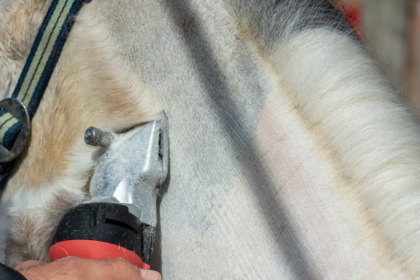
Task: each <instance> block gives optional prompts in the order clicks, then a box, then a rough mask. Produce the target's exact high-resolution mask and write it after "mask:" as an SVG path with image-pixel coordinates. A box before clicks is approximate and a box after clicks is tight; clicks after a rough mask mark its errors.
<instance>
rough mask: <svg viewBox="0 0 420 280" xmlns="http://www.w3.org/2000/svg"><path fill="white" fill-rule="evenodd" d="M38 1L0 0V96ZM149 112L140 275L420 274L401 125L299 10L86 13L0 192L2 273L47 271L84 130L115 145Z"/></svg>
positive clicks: (86, 153) (370, 74) (195, 5)
mask: <svg viewBox="0 0 420 280" xmlns="http://www.w3.org/2000/svg"><path fill="white" fill-rule="evenodd" d="M48 3H49V1H41V0H13V1H12V0H0V14H1V16H0V78H1V79H2V80H1V82H2V84H3V85H2V87H0V90H1V91H0V94H2V96H7V95H8V94H10V93H11V90H12V89H13V86H14V85H15V84H16V79H17V76H16V73H18V72H19V71H20V69H21V68H22V65H23V63H24V60H25V55H27V53H28V52H29V49H30V46H31V43H32V41H33V39H34V35H33V34H34V33H36V29H37V28H39V25H40V22H41V20H42V17H43V14H45V11H46V10H45V9H46V8H45V6H46V5H48ZM34 7H36V8H34ZM20 21H22V23H23V24H18V23H19V22H20ZM3 81H5V82H4V83H3ZM162 109H164V110H165V111H166V113H167V115H168V118H169V123H170V177H169V178H168V180H167V181H166V183H165V184H164V186H163V187H162V190H161V193H160V198H159V201H158V211H159V212H158V228H157V235H156V240H157V241H156V248H155V250H154V257H153V258H154V259H153V263H152V268H154V269H157V270H159V271H161V272H162V274H163V277H165V278H168V279H255V278H257V279H280V278H281V279H338V278H339V279H409V278H418V277H419V275H420V257H419V254H418V253H417V252H418V251H419V248H418V246H420V245H417V240H418V239H419V237H418V235H420V230H419V227H420V224H419V222H418V219H419V218H418V217H420V213H419V212H420V208H419V202H420V188H418V186H417V185H418V184H419V183H418V181H419V180H418V178H417V177H418V174H419V171H420V170H419V169H420V126H419V123H418V119H417V116H416V115H415V113H414V112H413V111H412V109H410V107H409V106H408V105H407V103H406V102H405V101H404V99H403V97H402V96H400V94H399V93H398V92H397V91H396V90H395V88H394V86H393V84H392V81H391V80H390V79H389V78H388V77H387V76H386V75H385V74H384V73H383V71H382V70H381V65H380V63H379V62H378V61H376V60H374V59H372V58H371V56H370V54H369V53H368V51H367V50H366V48H365V47H364V46H363V45H362V44H361V43H360V42H359V41H358V40H357V37H356V36H355V35H354V33H353V32H352V31H351V30H349V29H348V28H347V27H346V24H345V21H343V19H342V18H341V15H340V13H339V12H338V11H336V10H335V8H334V7H333V6H332V5H331V4H330V3H329V2H328V1H316V0H300V1H296V0H280V1H278V0H267V1H257V0H247V1H246V0H224V1H220V0H205V1H203V0H156V1H145V0H139V1H129V0H112V1H111V0H94V1H92V2H91V3H90V4H88V5H86V6H85V7H84V8H83V9H82V11H81V13H80V14H79V16H78V17H77V20H76V24H75V27H74V29H73V30H72V31H71V34H70V37H69V39H68V43H67V44H66V46H65V48H64V50H63V54H62V57H61V58H60V60H59V62H58V65H57V69H56V70H55V72H54V75H53V77H52V79H51V81H50V83H49V86H48V88H47V91H46V93H45V97H44V99H43V101H42V102H41V105H40V107H39V109H38V111H37V113H36V115H35V117H34V119H33V122H32V127H33V134H32V138H31V142H30V145H29V148H28V150H27V151H26V153H25V154H24V155H23V156H22V158H21V159H20V160H19V165H18V166H17V169H16V171H15V173H14V174H13V177H12V178H11V180H10V181H9V183H8V186H7V189H6V191H5V193H4V194H3V197H2V209H1V214H2V216H1V219H3V220H8V223H10V225H7V224H5V225H4V226H3V224H2V234H0V238H1V236H6V238H7V241H6V243H5V244H6V248H5V252H6V254H5V262H6V264H8V265H10V266H14V265H16V264H18V263H19V262H21V261H24V260H27V259H40V260H44V261H45V260H47V249H48V244H49V242H50V240H51V236H52V233H53V232H54V230H55V227H56V226H57V224H58V221H59V220H60V219H61V217H62V215H63V214H64V213H65V212H66V211H67V210H68V209H69V208H70V207H72V206H73V205H75V204H78V203H81V202H83V201H85V200H86V199H87V198H86V195H85V193H86V188H87V186H88V180H89V177H90V175H91V172H92V169H93V168H94V165H95V162H94V156H93V155H94V153H95V152H96V149H95V148H92V147H88V146H86V145H84V144H83V141H82V140H83V139H82V136H83V132H84V130H85V129H86V128H87V127H89V126H92V125H93V126H97V127H100V128H101V129H104V130H107V131H112V132H118V131H122V130H124V129H127V128H130V127H133V126H135V125H137V124H139V123H141V122H145V121H148V120H151V119H153V118H155V117H156V116H158V114H159V112H160V111H161V110H162ZM3 240H4V238H3ZM0 241H1V239H0ZM3 244H4V243H3Z"/></svg>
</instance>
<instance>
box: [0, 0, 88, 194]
mask: <svg viewBox="0 0 420 280" xmlns="http://www.w3.org/2000/svg"><path fill="white" fill-rule="evenodd" d="M90 1H91V0H53V1H52V3H51V6H50V7H49V9H48V12H47V15H46V16H45V18H44V21H43V22H42V25H41V27H40V29H39V31H38V35H37V36H36V38H35V42H34V44H33V46H32V49H31V52H30V53H29V57H28V59H27V60H26V63H25V66H24V67H23V70H22V73H21V75H20V77H19V80H18V83H17V85H16V88H15V90H14V92H13V94H12V97H11V98H6V99H4V100H2V101H0V193H2V192H3V190H4V188H5V186H6V184H7V181H8V178H9V176H10V174H11V172H12V169H13V164H14V159H16V158H17V157H18V156H19V155H20V154H21V153H22V151H23V149H24V148H25V146H26V144H27V142H28V139H29V133H30V119H32V117H33V116H34V114H35V112H36V110H37V108H38V105H39V102H40V101H41V98H42V96H43V94H44V91H45V89H46V88H47V85H48V82H49V80H50V78H51V75H52V73H53V71H54V67H55V65H56V64H57V61H58V59H59V57H60V54H61V51H62V49H63V47H64V43H65V42H66V40H67V37H68V34H69V33H70V30H71V28H72V26H73V23H74V21H75V18H76V15H77V13H78V12H79V11H80V9H81V8H82V6H83V4H84V3H88V2H90Z"/></svg>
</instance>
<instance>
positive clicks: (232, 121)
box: [165, 0, 317, 280]
mask: <svg viewBox="0 0 420 280" xmlns="http://www.w3.org/2000/svg"><path fill="white" fill-rule="evenodd" d="M165 1H166V4H167V6H168V8H169V13H170V16H171V18H172V20H173V23H174V25H175V26H176V27H177V28H178V31H179V32H180V34H181V36H182V37H183V40H184V41H185V45H186V47H187V48H188V50H189V53H190V56H191V58H192V61H193V62H194V63H195V70H196V71H198V73H199V76H200V77H201V82H202V84H203V85H204V87H205V90H206V92H207V93H208V95H209V97H210V99H211V100H212V102H213V105H214V107H215V110H216V115H217V116H218V117H219V118H220V121H221V123H222V124H223V126H224V129H225V130H226V132H227V134H228V136H229V139H228V140H229V141H230V144H231V146H232V148H233V149H234V150H235V151H236V152H237V153H238V154H239V155H240V156H242V157H243V159H242V160H241V161H240V162H241V164H242V166H243V169H244V170H245V171H246V172H247V173H248V176H247V177H248V178H249V179H248V180H249V185H250V186H251V188H252V191H253V192H254V194H255V196H256V197H257V198H258V201H259V203H260V205H261V208H262V209H263V211H264V216H265V218H266V220H267V224H268V225H269V226H270V229H269V230H271V231H272V233H273V235H274V236H275V238H276V240H277V242H278V246H279V247H280V248H281V250H282V251H283V254H284V256H286V259H287V260H286V263H288V264H289V268H290V271H291V272H292V273H293V276H294V277H293V278H294V279H302V280H303V279H305V280H306V279H316V278H317V277H316V275H315V273H314V271H313V270H312V268H311V267H310V265H309V260H308V258H307V256H306V255H305V252H303V251H302V247H303V246H302V245H301V244H300V242H299V240H297V239H296V236H297V235H296V234H295V229H294V228H293V225H292V224H291V222H290V218H289V217H288V214H287V212H286V209H285V207H284V206H283V205H282V204H281V203H279V202H278V200H277V198H276V196H277V195H276V191H275V189H276V186H275V184H274V183H273V182H271V181H270V179H269V176H268V174H267V172H266V171H265V170H264V168H263V167H262V166H261V164H260V161H259V158H258V156H257V151H256V150H255V147H254V146H253V142H252V137H253V135H250V133H249V132H247V128H246V125H245V124H244V123H243V121H242V119H241V118H240V111H239V108H237V107H236V105H235V104H234V102H233V101H232V99H231V98H230V96H229V90H228V86H227V84H225V83H224V81H223V80H222V77H223V72H222V71H221V70H220V69H219V68H218V64H217V62H216V59H215V56H214V54H213V52H212V50H211V49H210V48H209V46H210V44H209V41H208V40H207V38H205V36H204V33H203V32H202V30H201V28H200V24H199V23H198V22H197V21H196V19H195V16H194V14H193V13H192V11H191V8H190V6H189V3H187V1H184V0H165ZM214 85H218V86H219V88H218V90H214ZM261 178H265V184H264V185H265V186H267V188H266V189H262V188H259V186H260V185H261V183H262V181H261ZM280 200H281V198H280ZM285 229H286V230H285ZM250 242H257V241H251V240H250ZM256 257H259V258H261V257H262V258H264V256H256Z"/></svg>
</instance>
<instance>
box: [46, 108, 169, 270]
mask: <svg viewBox="0 0 420 280" xmlns="http://www.w3.org/2000/svg"><path fill="white" fill-rule="evenodd" d="M85 142H86V143H87V144H90V145H94V146H101V147H103V151H102V153H101V154H100V155H99V157H98V161H97V165H96V167H95V171H94V174H93V176H92V179H91V183H90V195H91V200H90V201H88V202H87V203H85V204H81V205H78V206H76V207H74V208H72V209H71V210H70V211H69V212H68V213H67V214H66V215H65V216H64V217H63V219H62V220H61V222H60V224H59V225H58V228H57V231H56V233H55V235H54V238H53V241H52V246H51V248H50V252H49V253H50V261H54V260H57V259H60V258H63V257H67V256H76V257H80V258H87V259H107V258H117V257H122V258H124V259H126V260H127V261H128V262H130V263H132V264H133V265H136V266H138V267H139V268H142V269H148V268H150V259H151V255H152V249H153V238H154V231H155V227H156V223H157V210H156V199H157V194H158V187H159V186H160V185H161V184H162V183H163V182H164V181H165V179H166V176H167V174H168V158H169V155H168V154H169V148H168V147H169V137H168V120H167V117H166V115H165V114H163V116H162V118H161V119H160V120H157V121H152V122H149V123H146V124H144V125H142V126H140V127H137V128H135V129H133V130H130V131H128V132H126V133H121V134H112V133H107V132H103V131H101V130H100V129H98V128H93V127H91V128H89V129H88V130H87V131H86V133H85Z"/></svg>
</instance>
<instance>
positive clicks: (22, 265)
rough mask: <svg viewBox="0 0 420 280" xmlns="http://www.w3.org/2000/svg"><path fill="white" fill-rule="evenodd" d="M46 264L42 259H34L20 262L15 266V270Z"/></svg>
mask: <svg viewBox="0 0 420 280" xmlns="http://www.w3.org/2000/svg"><path fill="white" fill-rule="evenodd" d="M44 264H45V263H44V262H41V261H34V260H31V261H26V262H23V263H20V264H18V265H17V266H16V267H15V270H18V271H20V270H25V269H29V268H31V267H36V266H40V265H44Z"/></svg>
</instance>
